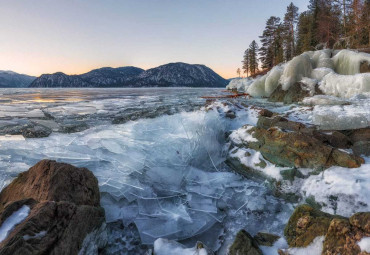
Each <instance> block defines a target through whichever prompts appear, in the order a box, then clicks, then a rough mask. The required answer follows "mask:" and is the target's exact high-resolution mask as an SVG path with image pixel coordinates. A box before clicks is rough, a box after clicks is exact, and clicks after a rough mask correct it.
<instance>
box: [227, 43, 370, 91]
mask: <svg viewBox="0 0 370 255" xmlns="http://www.w3.org/2000/svg"><path fill="white" fill-rule="evenodd" d="M366 64H367V65H370V54H367V53H358V52H355V51H351V50H341V51H339V52H335V51H333V50H329V49H325V50H320V51H310V52H305V53H303V54H302V55H299V56H296V57H295V58H293V59H292V60H290V61H289V62H287V63H285V64H280V65H278V66H275V67H274V68H273V69H272V70H270V71H269V72H268V73H267V74H266V75H264V76H262V77H257V78H256V79H254V80H252V81H249V80H248V82H246V81H245V80H244V79H238V80H232V81H231V82H230V84H229V85H228V86H227V88H228V89H238V90H241V91H246V92H248V93H249V94H251V95H252V96H254V97H269V96H270V95H271V93H272V92H273V91H274V90H275V89H276V88H277V87H278V86H279V85H281V86H282V89H283V90H285V91H286V90H288V89H289V88H290V86H292V85H293V84H294V83H296V82H302V83H304V84H306V85H307V88H306V89H308V90H310V91H313V90H314V89H315V85H316V84H317V85H318V86H319V88H320V89H321V90H322V91H323V92H324V93H325V94H327V95H333V96H337V97H343V98H350V97H353V96H355V95H359V94H364V93H369V92H370V73H360V72H361V71H363V70H361V65H364V66H365V65H366ZM363 69H366V68H363ZM365 71H366V70H365ZM311 94H313V93H311Z"/></svg>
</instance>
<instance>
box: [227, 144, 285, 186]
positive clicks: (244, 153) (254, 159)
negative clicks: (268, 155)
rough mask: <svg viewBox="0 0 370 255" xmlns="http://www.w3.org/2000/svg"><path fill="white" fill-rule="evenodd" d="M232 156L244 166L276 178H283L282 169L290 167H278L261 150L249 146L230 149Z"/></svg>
mask: <svg viewBox="0 0 370 255" xmlns="http://www.w3.org/2000/svg"><path fill="white" fill-rule="evenodd" d="M253 139H255V138H253ZM230 157H231V158H236V159H238V160H239V161H240V163H241V164H243V165H244V166H246V167H249V168H251V169H253V170H257V171H260V172H261V173H263V174H264V175H266V176H268V177H271V178H274V179H275V180H281V179H282V176H281V174H280V171H281V170H286V169H288V168H284V167H277V166H276V165H274V164H272V163H270V162H269V161H267V160H265V159H264V158H263V156H262V154H261V152H259V151H255V150H252V149H249V148H238V149H235V150H232V151H230Z"/></svg>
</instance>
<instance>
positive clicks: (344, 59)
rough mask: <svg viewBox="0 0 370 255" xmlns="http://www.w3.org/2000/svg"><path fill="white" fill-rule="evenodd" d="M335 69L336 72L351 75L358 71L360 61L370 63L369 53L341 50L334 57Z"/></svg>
mask: <svg viewBox="0 0 370 255" xmlns="http://www.w3.org/2000/svg"><path fill="white" fill-rule="evenodd" d="M333 61H334V66H335V71H336V72H337V73H338V74H343V75H353V74H358V73H360V65H361V62H363V61H367V62H368V63H370V54H367V53H363V52H355V51H351V50H341V51H340V52H338V53H337V54H336V55H335V56H334V57H333Z"/></svg>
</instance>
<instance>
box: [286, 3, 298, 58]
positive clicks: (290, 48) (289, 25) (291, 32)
mask: <svg viewBox="0 0 370 255" xmlns="http://www.w3.org/2000/svg"><path fill="white" fill-rule="evenodd" d="M297 22H298V7H296V6H295V5H294V4H293V3H290V5H288V7H287V12H286V13H285V16H284V24H283V29H284V50H285V60H286V61H289V60H291V59H292V57H293V56H294V55H295V26H296V24H297Z"/></svg>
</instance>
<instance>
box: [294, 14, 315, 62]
mask: <svg viewBox="0 0 370 255" xmlns="http://www.w3.org/2000/svg"><path fill="white" fill-rule="evenodd" d="M311 24H312V15H311V14H310V13H309V12H307V11H305V12H302V13H301V14H300V15H299V19H298V25H297V47H296V53H297V55H298V54H301V53H303V52H305V51H309V50H311V49H312V47H311V40H312V39H311V38H312V31H311V28H312V27H311Z"/></svg>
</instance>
